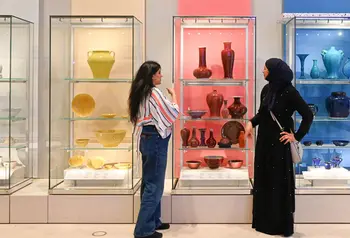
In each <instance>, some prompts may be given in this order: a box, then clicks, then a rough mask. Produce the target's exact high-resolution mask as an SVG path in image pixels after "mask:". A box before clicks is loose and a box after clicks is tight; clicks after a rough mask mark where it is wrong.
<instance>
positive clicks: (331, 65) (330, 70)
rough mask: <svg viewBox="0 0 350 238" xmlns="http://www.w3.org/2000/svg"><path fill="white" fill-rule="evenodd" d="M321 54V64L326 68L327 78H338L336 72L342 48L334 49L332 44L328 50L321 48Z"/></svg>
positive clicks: (341, 57)
mask: <svg viewBox="0 0 350 238" xmlns="http://www.w3.org/2000/svg"><path fill="white" fill-rule="evenodd" d="M321 55H322V60H323V64H324V66H325V67H326V70H327V78H329V79H338V78H339V76H338V72H339V69H340V65H341V62H342V61H343V57H344V52H343V51H342V50H336V49H335V47H334V46H332V47H331V48H330V49H329V50H322V52H321Z"/></svg>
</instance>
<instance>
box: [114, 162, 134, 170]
mask: <svg viewBox="0 0 350 238" xmlns="http://www.w3.org/2000/svg"><path fill="white" fill-rule="evenodd" d="M114 167H115V168H116V169H130V168H131V163H127V162H122V163H117V164H115V165H114Z"/></svg>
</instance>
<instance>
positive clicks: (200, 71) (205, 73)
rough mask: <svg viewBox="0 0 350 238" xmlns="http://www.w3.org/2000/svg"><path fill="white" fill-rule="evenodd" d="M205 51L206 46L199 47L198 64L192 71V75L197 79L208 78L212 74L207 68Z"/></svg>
mask: <svg viewBox="0 0 350 238" xmlns="http://www.w3.org/2000/svg"><path fill="white" fill-rule="evenodd" d="M206 51H207V49H206V47H200V48H199V66H198V68H196V69H195V70H194V71H193V76H194V77H196V78H197V79H201V78H210V77H211V75H212V72H211V70H210V69H208V68H207V60H206V57H207V56H206Z"/></svg>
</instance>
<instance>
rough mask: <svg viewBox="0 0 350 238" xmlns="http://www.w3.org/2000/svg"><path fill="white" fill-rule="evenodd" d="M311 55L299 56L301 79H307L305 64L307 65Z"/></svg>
mask: <svg viewBox="0 0 350 238" xmlns="http://www.w3.org/2000/svg"><path fill="white" fill-rule="evenodd" d="M308 55H309V54H297V56H298V57H299V59H300V77H299V79H305V74H304V64H305V59H306V57H308Z"/></svg>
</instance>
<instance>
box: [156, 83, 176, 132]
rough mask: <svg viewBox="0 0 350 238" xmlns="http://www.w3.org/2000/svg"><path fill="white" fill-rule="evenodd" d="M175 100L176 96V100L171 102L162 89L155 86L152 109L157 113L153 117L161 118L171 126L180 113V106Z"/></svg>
mask: <svg viewBox="0 0 350 238" xmlns="http://www.w3.org/2000/svg"><path fill="white" fill-rule="evenodd" d="M175 102H176V97H175V100H174V102H170V101H169V100H168V99H167V98H166V97H165V96H164V94H163V93H162V91H160V89H158V88H156V87H154V88H153V89H152V93H151V97H150V103H151V107H152V108H153V110H152V111H153V112H154V113H155V114H157V115H153V117H157V118H160V119H161V120H162V122H163V123H164V124H165V125H166V126H167V127H170V126H171V125H172V124H173V123H174V122H175V120H176V118H177V117H178V115H179V106H178V105H177V104H176V103H175Z"/></svg>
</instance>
